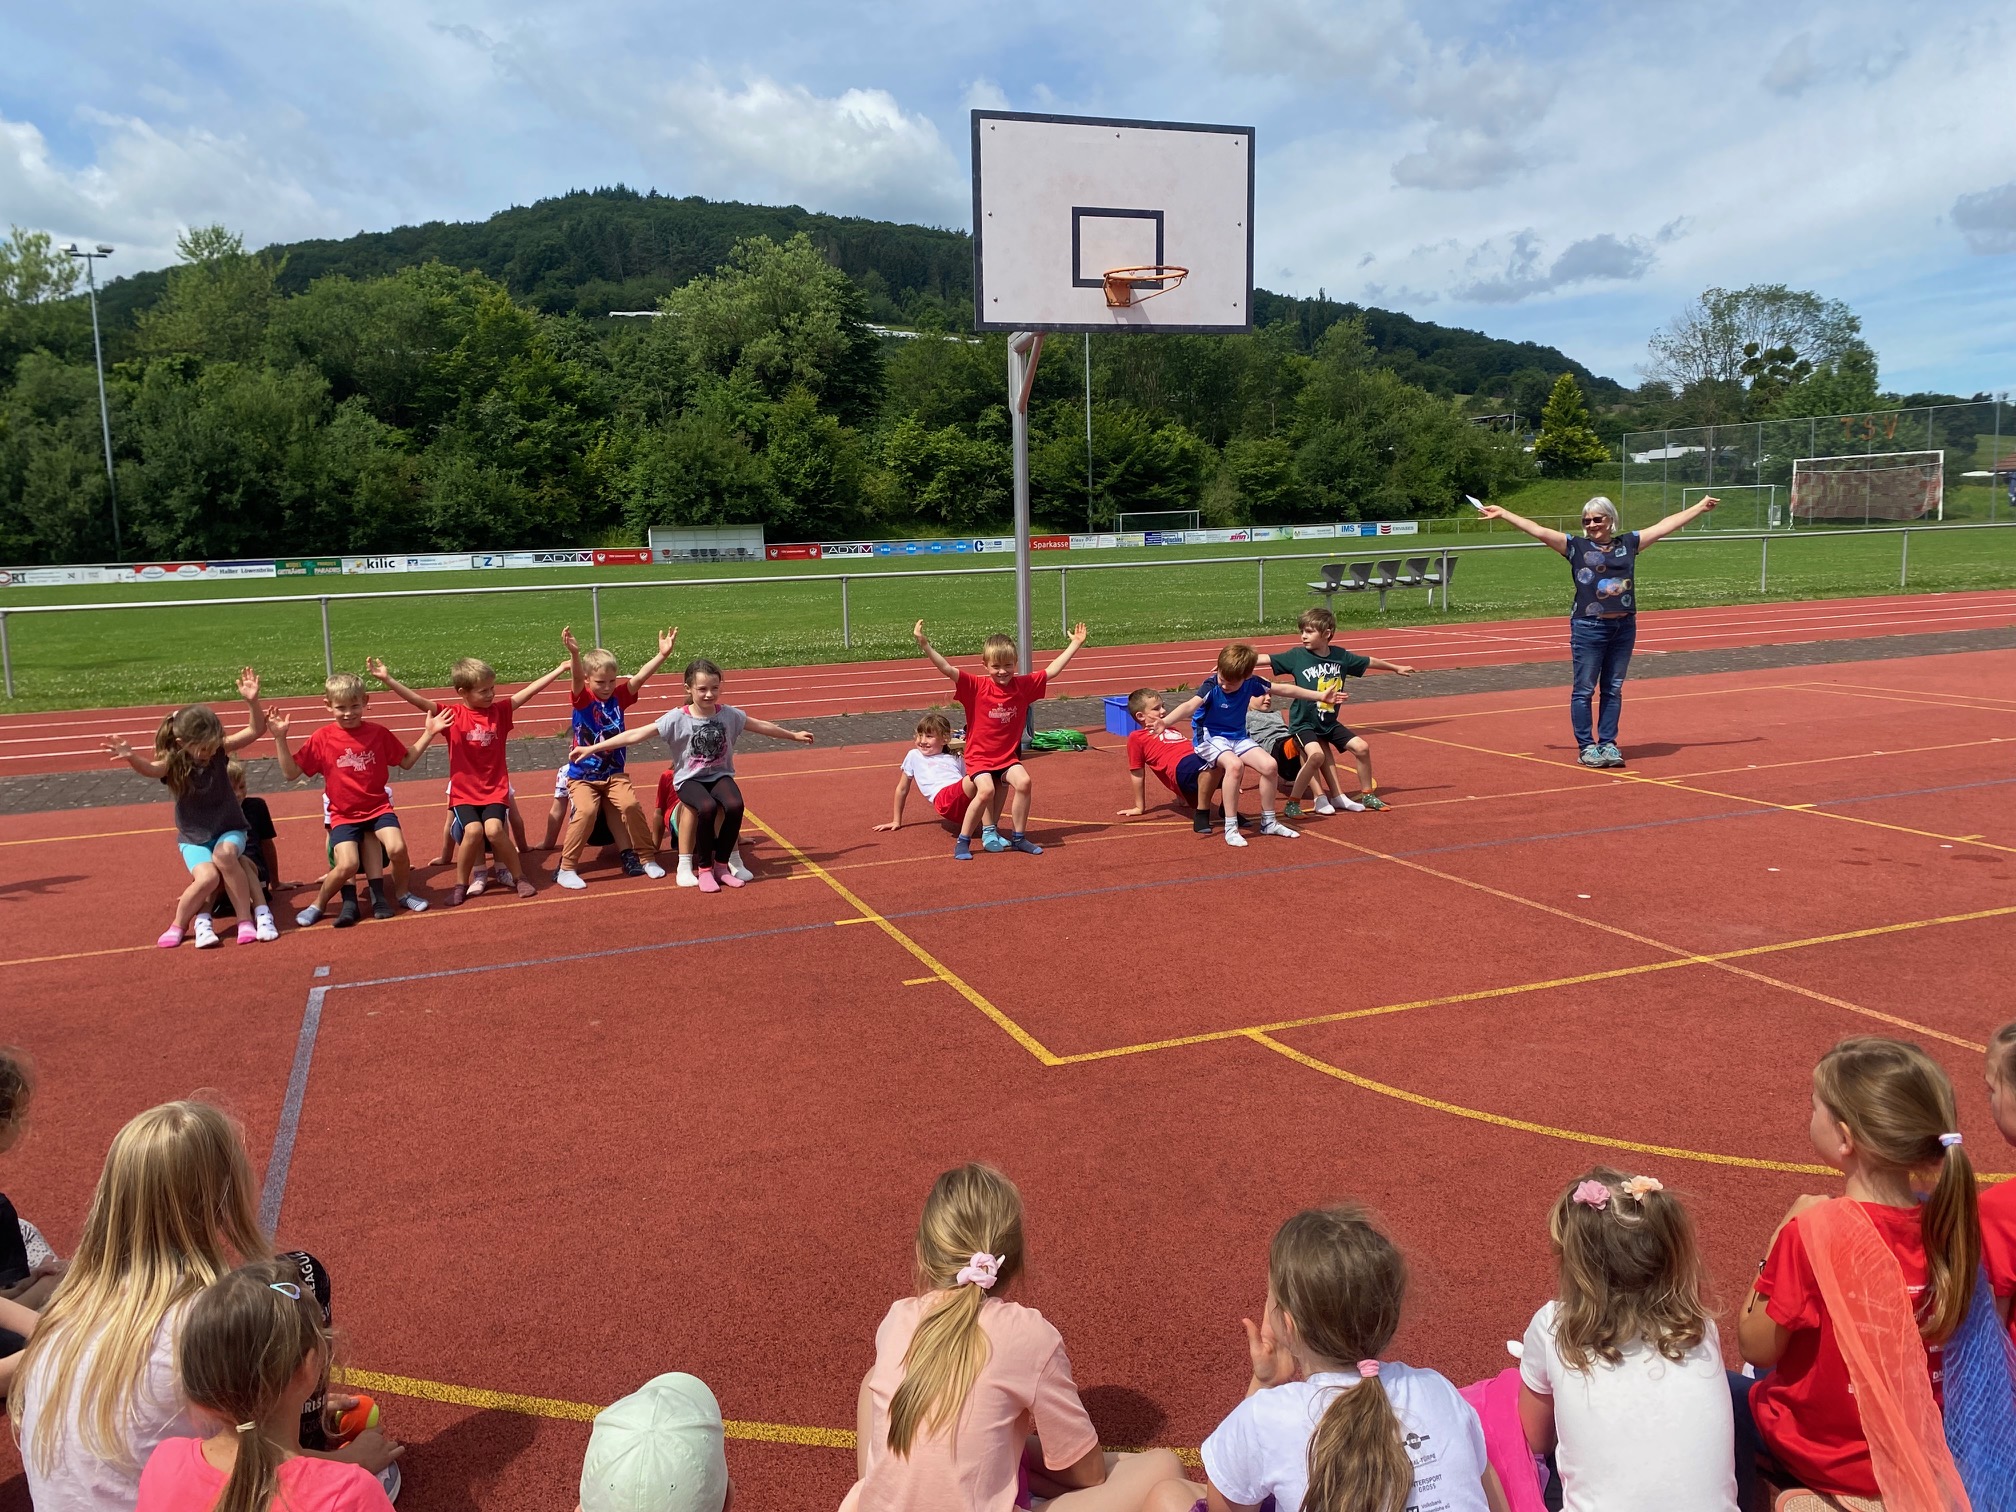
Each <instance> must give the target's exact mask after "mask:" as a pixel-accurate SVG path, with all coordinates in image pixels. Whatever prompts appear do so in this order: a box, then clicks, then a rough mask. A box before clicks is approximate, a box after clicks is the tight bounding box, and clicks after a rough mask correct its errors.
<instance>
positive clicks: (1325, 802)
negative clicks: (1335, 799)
mask: <svg viewBox="0 0 2016 1512" xmlns="http://www.w3.org/2000/svg"><path fill="white" fill-rule="evenodd" d="M1316 812H1317V813H1319V814H1334V813H1336V812H1337V806H1336V805H1335V804H1334V803H1332V802H1331V801H1330V795H1329V794H1328V793H1318V794H1317V795H1316Z"/></svg>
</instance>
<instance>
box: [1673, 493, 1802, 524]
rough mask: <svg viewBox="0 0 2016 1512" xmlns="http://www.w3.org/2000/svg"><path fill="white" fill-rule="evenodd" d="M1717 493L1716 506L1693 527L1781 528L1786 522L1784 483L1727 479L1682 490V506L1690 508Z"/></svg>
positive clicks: (1715, 495)
mask: <svg viewBox="0 0 2016 1512" xmlns="http://www.w3.org/2000/svg"><path fill="white" fill-rule="evenodd" d="M1710 494H1712V495H1714V497H1715V499H1716V500H1717V503H1716V506H1715V507H1714V508H1713V509H1711V510H1709V511H1708V513H1706V514H1704V515H1703V516H1701V518H1700V519H1698V520H1696V521H1695V522H1694V523H1693V524H1692V525H1690V526H1688V527H1687V528H1688V529H1689V530H1777V529H1779V528H1780V527H1781V526H1783V525H1784V524H1785V485H1784V484H1782V483H1724V484H1721V485H1719V486H1716V487H1692V488H1683V489H1681V490H1680V507H1681V508H1682V509H1687V508H1690V507H1691V506H1693V505H1695V504H1698V503H1700V502H1701V500H1702V499H1703V498H1704V497H1706V496H1708V495H1710Z"/></svg>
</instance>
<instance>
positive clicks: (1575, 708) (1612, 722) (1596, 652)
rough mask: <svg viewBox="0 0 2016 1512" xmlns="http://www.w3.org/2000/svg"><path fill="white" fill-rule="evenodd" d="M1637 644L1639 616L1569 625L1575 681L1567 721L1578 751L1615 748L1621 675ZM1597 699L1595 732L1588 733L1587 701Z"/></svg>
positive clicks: (1621, 704)
mask: <svg viewBox="0 0 2016 1512" xmlns="http://www.w3.org/2000/svg"><path fill="white" fill-rule="evenodd" d="M1637 643H1638V616H1637V615H1635V614H1626V615H1622V616H1620V617H1618V618H1616V619H1578V620H1570V621H1569V622H1568V649H1569V652H1570V654H1571V655H1572V656H1573V658H1574V662H1575V682H1574V685H1573V687H1572V688H1570V690H1569V693H1568V719H1569V722H1570V723H1571V724H1573V725H1574V727H1575V744H1576V746H1577V747H1578V748H1586V747H1588V746H1591V745H1596V744H1603V745H1614V744H1615V743H1616V741H1617V716H1618V715H1619V714H1621V713H1622V712H1623V711H1624V674H1625V673H1626V672H1628V671H1630V670H1631V648H1632V647H1633V646H1635V645H1636V644H1637ZM1592 694H1594V695H1595V696H1596V733H1595V734H1594V735H1593V736H1592V735H1591V734H1590V732H1589V699H1590V696H1591V695H1592Z"/></svg>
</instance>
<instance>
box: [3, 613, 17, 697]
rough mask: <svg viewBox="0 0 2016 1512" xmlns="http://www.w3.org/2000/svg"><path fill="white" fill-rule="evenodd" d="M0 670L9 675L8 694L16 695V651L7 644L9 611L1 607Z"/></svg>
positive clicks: (10, 695)
mask: <svg viewBox="0 0 2016 1512" xmlns="http://www.w3.org/2000/svg"><path fill="white" fill-rule="evenodd" d="M0 671H4V672H5V673H6V675H7V696H8V697H9V698H12V697H13V696H14V653H13V651H12V650H10V649H9V648H8V645H7V611H6V610H5V609H0Z"/></svg>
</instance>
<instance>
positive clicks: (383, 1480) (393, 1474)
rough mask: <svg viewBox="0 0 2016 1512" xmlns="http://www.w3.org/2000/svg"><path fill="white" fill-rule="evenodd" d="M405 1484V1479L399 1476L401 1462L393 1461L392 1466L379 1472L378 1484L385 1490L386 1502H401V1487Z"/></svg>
mask: <svg viewBox="0 0 2016 1512" xmlns="http://www.w3.org/2000/svg"><path fill="white" fill-rule="evenodd" d="M403 1482H404V1477H403V1476H401V1475H400V1474H399V1461H397V1460H394V1461H392V1463H391V1464H389V1465H387V1466H386V1467H385V1468H384V1469H383V1470H380V1471H379V1472H378V1484H379V1485H381V1486H383V1487H384V1488H385V1500H387V1501H389V1502H396V1501H397V1500H399V1487H400V1486H401V1485H402V1484H403Z"/></svg>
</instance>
